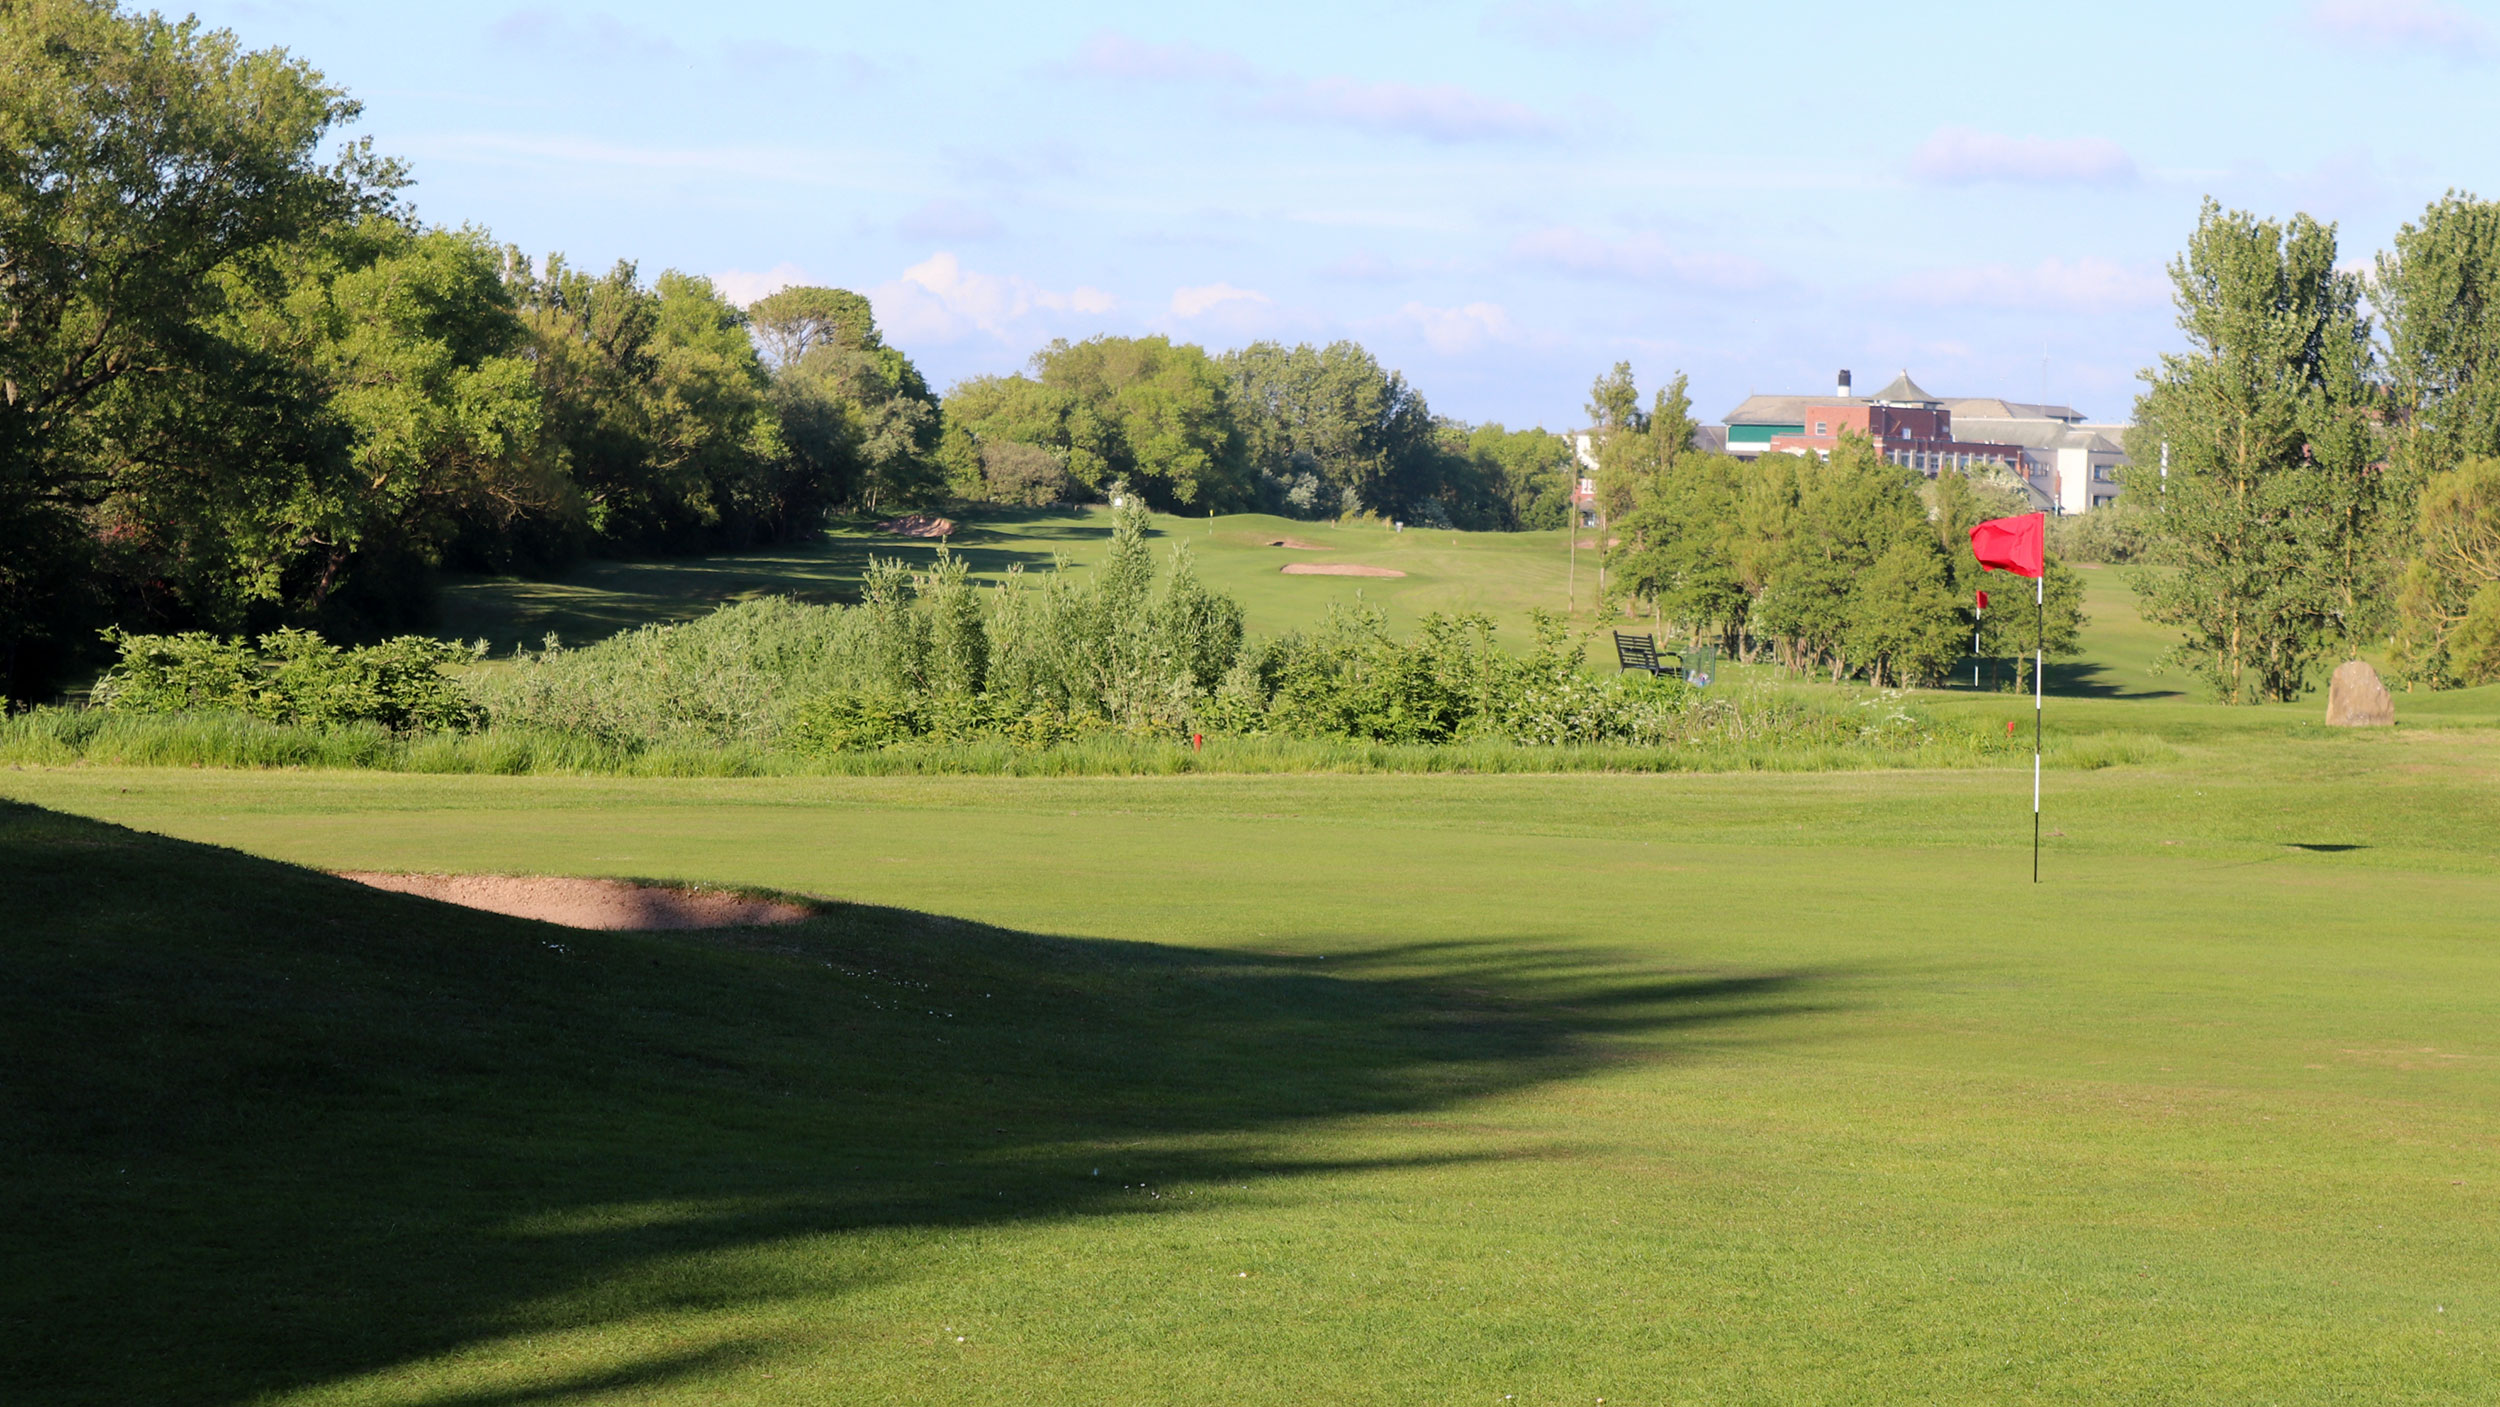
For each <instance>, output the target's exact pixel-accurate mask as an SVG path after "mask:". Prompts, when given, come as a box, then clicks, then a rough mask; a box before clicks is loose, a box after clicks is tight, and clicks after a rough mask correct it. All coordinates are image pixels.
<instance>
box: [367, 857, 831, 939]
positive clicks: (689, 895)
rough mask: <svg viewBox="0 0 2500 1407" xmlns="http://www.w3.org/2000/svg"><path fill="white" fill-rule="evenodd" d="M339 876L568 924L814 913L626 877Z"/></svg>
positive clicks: (774, 919) (747, 921)
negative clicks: (642, 882) (630, 882)
mask: <svg viewBox="0 0 2500 1407" xmlns="http://www.w3.org/2000/svg"><path fill="white" fill-rule="evenodd" d="M339 878H341V879H352V880H354V881H355V882H357V883H358V884H369V885H371V886H373V887H374V888H376V889H388V890H390V891H392V892H393V893H396V894H415V895H418V896H419V897H421V898H426V899H439V900H441V901H442V902H444V903H446V904H459V905H462V906H464V907H467V908H472V909H484V910H486V911H487V912H489V913H498V914H510V915H512V916H513V917H515V918H534V919H538V920H540V921H542V922H546V923H560V924H563V925H564V926H565V927H567V928H609V929H623V928H637V929H650V928H743V927H748V926H750V925H755V924H766V923H796V922H798V921H799V920H800V919H803V918H805V917H807V913H808V911H807V910H806V909H804V908H802V907H800V906H799V905H797V904H785V903H777V902H775V901H773V900H770V899H749V898H746V897H744V896H742V895H737V894H725V893H722V892H721V891H719V890H705V889H669V888H664V887H662V886H659V885H644V884H628V883H626V882H625V881H624V880H621V879H563V878H558V877H555V876H552V875H503V874H379V873H375V872H373V871H370V870H342V871H340V872H339Z"/></svg>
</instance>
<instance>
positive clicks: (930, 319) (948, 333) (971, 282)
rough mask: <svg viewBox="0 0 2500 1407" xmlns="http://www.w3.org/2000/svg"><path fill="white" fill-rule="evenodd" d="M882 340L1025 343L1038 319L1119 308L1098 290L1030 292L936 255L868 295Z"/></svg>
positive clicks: (1014, 281)
mask: <svg viewBox="0 0 2500 1407" xmlns="http://www.w3.org/2000/svg"><path fill="white" fill-rule="evenodd" d="M868 301H869V303H870V304H871V305H872V306H874V307H875V309H876V311H877V323H878V325H879V326H880V327H882V328H884V329H885V332H886V337H887V340H889V341H892V342H896V343H907V342H955V341H960V340H961V339H963V338H964V337H965V336H967V335H969V334H971V333H974V332H981V333H986V334H988V335H989V336H991V337H995V338H997V339H998V340H1000V341H1002V342H1015V341H1020V340H1027V339H1028V338H1029V334H1030V331H1031V329H1030V327H1029V325H1028V324H1029V320H1031V319H1034V318H1035V317H1036V316H1037V315H1039V314H1043V313H1080V314H1084V315H1086V316H1089V317H1098V316H1100V315H1102V314H1104V313H1108V312H1110V311H1112V310H1113V309H1115V308H1117V307H1118V306H1119V300H1118V299H1115V298H1113V297H1112V296H1111V295H1110V294H1108V293H1105V292H1103V291H1102V290H1101V289H1099V288H1090V287H1083V286H1080V287H1077V288H1073V289H1070V290H1068V291H1067V292H1065V293H1059V292H1053V291H1052V290H1050V289H1046V288H1040V287H1036V286H1035V285H1034V284H1032V283H1030V282H1028V281H1026V280H1024V279H1021V278H1017V277H1014V276H1012V275H1000V274H985V273H980V272H977V271H975V270H971V269H967V268H965V267H964V266H963V263H962V261H961V260H958V259H957V258H956V257H955V256H954V255H953V254H950V253H943V252H941V253H937V254H933V255H930V256H929V257H928V258H926V259H924V260H922V261H920V262H919V263H917V264H914V265H912V266H911V267H910V268H908V269H905V270H903V276H902V277H901V278H899V279H895V280H893V281H891V282H888V283H882V284H879V285H877V287H875V288H874V289H871V290H870V291H869V294H868Z"/></svg>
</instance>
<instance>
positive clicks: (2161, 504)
mask: <svg viewBox="0 0 2500 1407" xmlns="http://www.w3.org/2000/svg"><path fill="white" fill-rule="evenodd" d="M2170 277H2171V282H2172V285H2173V289H2174V300H2175V302H2176V303H2177V306H2178V309H2179V328H2180V330H2181V331H2182V332H2183V333H2185V334H2186V336H2187V343H2188V346H2187V350H2185V351H2183V352H2180V353H2177V354H2174V355H2171V356H2166V357H2164V358H2162V360H2161V363H2160V364H2159V365H2158V366H2155V367H2153V368H2151V369H2149V370H2147V371H2146V372H2145V373H2144V376H2145V380H2146V382H2147V383H2148V389H2147V390H2146V391H2145V393H2144V395H2143V396H2142V397H2141V398H2139V399H2138V401H2137V402H2136V416H2135V427H2134V429H2133V430H2132V431H2131V432H2130V435H2129V439H2128V445H2127V449H2128V454H2129V457H2130V458H2131V459H2132V460H2133V461H2134V462H2133V465H2132V467H2130V468H2128V469H2126V470H2124V471H2122V476H2121V477H2122V481H2123V483H2124V484H2125V486H2126V488H2127V492H2128V495H2129V497H2130V498H2131V499H2132V500H2133V507H2132V510H2131V511H2132V514H2133V516H2134V518H2135V520H2136V522H2137V523H2138V524H2139V525H2140V528H2141V531H2142V532H2143V533H2144V534H2145V535H2146V537H2147V538H2148V539H2149V540H2150V542H2151V543H2152V544H2153V545H2154V546H2155V547H2156V548H2157V549H2158V551H2159V552H2160V554H2161V556H2162V558H2163V560H2165V561H2167V562H2168V563H2170V564H2171V569H2170V570H2168V571H2166V572H2162V573H2149V574H2143V575H2140V576H2139V578H2138V581H2137V587H2138V590H2139V591H2140V592H2142V594H2143V597H2144V602H2145V606H2146V613H2147V615H2149V616H2150V617H2151V618H2152V619H2154V620H2156V621H2159V622H2161V623H2163V624H2166V625H2171V626H2174V627H2177V628H2178V629H2179V630H2180V631H2181V633H2182V641H2181V643H2180V645H2179V647H2178V648H2177V649H2176V650H2175V651H2173V652H2172V657H2173V658H2174V659H2175V660H2176V661H2177V662H2178V663H2180V664H2181V665H2183V666H2185V667H2187V668H2189V669H2191V670H2192V671H2194V672H2195V673H2196V674H2198V675H2199V676H2201V677H2202V678H2203V679H2204V680H2205V681H2206V682H2207V683H2209V684H2210V685H2211V686H2212V687H2213V689H2214V691H2215V692H2216V694H2217V695H2218V696H2220V697H2222V698H2224V699H2226V700H2231V701H2235V702H2236V701H2260V700H2279V699H2288V698H2292V697H2294V696H2296V695H2298V694H2299V693H2300V692H2301V691H2302V690H2303V689H2304V688H2306V687H2307V686H2308V685H2309V684H2310V683H2311V682H2312V681H2313V680H2314V679H2315V677H2316V676H2317V673H2318V671H2319V669H2320V668H2321V666H2323V665H2326V664H2328V663H2331V662H2333V661H2337V660H2342V659H2350V658H2358V657H2359V656H2360V654H2361V652H2362V651H2363V650H2364V648H2366V647H2370V646H2373V645H2376V644H2379V643H2384V644H2385V645H2386V646H2387V647H2388V651H2389V655H2390V658H2391V661H2392V664H2393V668H2394V670H2395V672H2396V674H2397V676H2398V677H2399V678H2400V679H2403V680H2405V681H2407V682H2415V683H2421V684H2426V685H2428V686H2431V687H2434V688H2437V687H2446V686H2453V685H2459V684H2480V683H2489V682H2493V681H2495V680H2500V203H2494V202H2491V201H2486V200H2480V199H2477V198H2476V197H2474V196H2472V195H2469V194H2465V193H2462V192H2455V191H2451V192H2449V193H2448V194H2447V195H2446V196H2445V197H2443V198H2442V199H2440V200H2438V201H2436V202H2434V203H2432V204H2431V205H2430V206H2429V208H2428V209H2426V210H2425V211H2424V212H2423V214H2422V217H2421V218H2420V219H2419V220H2418V221H2414V222H2411V223H2408V224H2406V225H2405V226H2403V228H2401V229H2400V230H2399V231H2398V232H2397V235H2396V238H2395V241H2394V247H2393V248H2391V249H2389V250H2387V251H2385V252H2383V253H2381V254H2379V255H2378V256H2377V258H2376V259H2375V260H2374V261H2373V263H2372V265H2371V266H2370V267H2369V268H2368V269H2367V270H2366V271H2364V270H2358V269H2353V268H2349V267H2346V266H2345V265H2344V264H2343V263H2342V261H2341V258H2340V255H2339V251H2338V249H2337V245H2336V236H2335V227H2334V226H2333V225H2331V224H2323V223H2320V222H2319V221H2317V220H2314V219H2312V218H2310V217H2309V216H2307V215H2295V216H2293V217H2292V218H2291V219H2290V220H2272V219H2261V218H2259V217H2257V216H2254V215H2251V214H2247V213H2245V212H2241V211H2225V210H2223V209H2222V208H2221V207H2220V206H2218V205H2216V204H2214V203H2213V202H2211V201H2208V202H2207V203H2206V205H2205V208H2204V210H2203V212H2202V214H2201V215H2200V217H2199V219H2198V222H2197V228H2196V232H2195V234H2194V236H2193V237H2192V238H2191V239H2190V240H2189V242H2188V247H2187V249H2186V251H2185V252H2184V253H2183V254H2181V256H2180V257H2179V258H2178V259H2177V260H2176V261H2175V262H2174V263H2173V264H2172V265H2171V268H2170ZM2165 446H2167V449H2168V461H2169V473H2168V475H2167V477H2166V478H2165V477H2164V476H2163V474H2162V472H2161V464H2162V458H2163V449H2164V447H2165Z"/></svg>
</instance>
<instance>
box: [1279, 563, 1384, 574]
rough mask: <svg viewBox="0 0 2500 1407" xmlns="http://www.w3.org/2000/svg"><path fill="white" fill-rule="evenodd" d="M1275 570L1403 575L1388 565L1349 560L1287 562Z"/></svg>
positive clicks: (1290, 572)
mask: <svg viewBox="0 0 2500 1407" xmlns="http://www.w3.org/2000/svg"><path fill="white" fill-rule="evenodd" d="M1276 570H1278V571H1280V572H1283V573H1284V574H1285V575H1287V576H1404V575H1406V573H1404V572H1401V571H1396V570H1393V569H1391V568H1388V567H1358V566H1356V565H1354V564H1353V563H1351V562H1287V563H1286V564H1285V565H1283V566H1281V567H1278V568H1277V569H1276Z"/></svg>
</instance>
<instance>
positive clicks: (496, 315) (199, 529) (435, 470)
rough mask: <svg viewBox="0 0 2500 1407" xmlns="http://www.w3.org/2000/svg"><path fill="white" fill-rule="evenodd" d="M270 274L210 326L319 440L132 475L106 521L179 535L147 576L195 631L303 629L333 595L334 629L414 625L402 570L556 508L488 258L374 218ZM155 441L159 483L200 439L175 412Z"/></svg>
mask: <svg viewBox="0 0 2500 1407" xmlns="http://www.w3.org/2000/svg"><path fill="white" fill-rule="evenodd" d="M269 267H270V271H271V272H272V273H274V275H275V278H274V279H270V280H263V279H259V278H256V277H254V276H252V275H250V274H244V273H237V274H230V275H228V276H227V281H228V285H229V286H228V289H227V296H226V299H225V303H226V309H225V312H224V313H223V314H221V315H220V316H219V317H218V318H216V319H214V320H213V321H212V322H211V323H210V327H211V329H212V330H214V331H215V332H217V333H218V334H219V336H220V337H221V338H222V340H223V341H224V342H225V343H226V345H227V346H229V347H231V348H233V349H234V351H235V353H236V355H237V357H238V358H243V359H246V360H247V361H257V362H260V363H265V364H281V365H284V366H286V367H287V368H288V369H289V371H290V372H291V373H292V377H293V382H292V385H291V386H290V387H289V388H288V389H289V391H290V393H291V394H290V400H291V403H292V404H293V405H294V406H295V407H296V408H298V409H299V410H300V411H301V412H302V414H304V415H305V416H307V417H309V418H310V419H311V421H312V422H313V423H314V424H316V425H317V426H318V427H319V428H320V429H321V430H322V431H325V432H326V434H323V435H321V436H320V437H318V438H310V437H308V438H306V439H299V440H298V441H297V442H296V444H295V445H294V447H293V449H292V452H289V453H280V454H268V453H266V451H265V447H261V446H244V447H241V453H240V454H239V455H237V456H236V457H237V458H245V457H250V456H251V454H252V452H253V451H254V450H256V449H257V450H261V451H262V452H261V454H260V456H259V458H260V472H259V473H257V474H234V473H228V474H217V475H209V476H196V475H186V474H182V473H179V472H176V473H169V474H168V473H157V472H152V469H151V468H147V467H142V468H137V469H134V471H133V473H132V475H131V476H130V480H131V491H130V492H129V493H128V494H127V496H126V497H125V496H117V497H116V499H115V500H114V501H113V502H112V503H111V504H109V505H108V509H110V510H111V511H114V512H116V513H128V514H130V515H131V516H132V520H133V521H134V522H135V521H151V522H156V523H165V522H183V523H187V524H190V525H191V527H192V530H193V534H194V540H193V541H192V542H191V543H190V544H189V545H188V548H187V550H174V551H168V552H166V553H165V554H163V555H164V557H165V559H166V560H165V562H164V565H163V566H162V568H161V570H163V571H164V572H166V573H167V574H168V575H170V576H172V577H174V578H175V579H178V580H184V581H187V582H189V583H191V585H190V587H189V589H188V595H189V597H190V599H191V601H192V602H193V604H194V606H195V608H196V609H197V610H198V612H199V613H200V614H202V615H203V616H205V617H207V618H209V619H212V620H231V619H236V618H238V617H239V615H240V613H241V612H242V610H243V609H245V608H247V607H248V606H250V605H251V604H253V603H256V602H278V603H285V604H290V605H295V606H299V607H301V608H302V609H303V610H304V611H306V612H310V613H314V614H320V613H323V612H324V611H325V608H327V607H329V606H330V604H331V602H332V600H333V595H334V593H336V592H339V591H341V590H342V589H345V590H346V591H347V592H348V593H349V595H350V597H351V598H352V599H353V600H354V603H355V609H353V610H350V611H347V612H345V613H338V612H332V614H333V615H334V617H337V618H341V619H343V620H346V621H354V620H359V619H361V620H366V621H372V620H377V619H378V620H383V621H388V622H390V623H393V624H403V625H404V624H414V623H416V622H415V621H414V620H413V619H412V618H411V610H410V608H411V606H412V605H418V604H421V603H422V593H417V596H418V599H417V600H416V601H411V600H409V599H407V598H408V597H409V595H410V593H409V592H408V590H407V583H408V581H409V578H410V572H409V567H410V565H411V564H414V565H415V566H416V567H418V568H420V569H422V568H425V567H430V566H432V565H434V564H436V563H438V562H439V561H440V560H441V559H442V557H443V554H444V552H445V551H446V549H447V548H448V547H449V546H450V545H451V544H452V543H454V542H455V541H456V540H457V539H458V538H459V536H460V535H461V534H462V533H463V532H464V531H466V530H472V529H475V530H482V531H487V532H500V531H502V530H503V529H504V528H506V527H508V526H509V525H510V524H511V523H512V522H513V521H514V520H515V519H517V518H519V517H521V516H523V515H526V514H532V513H542V514H543V513H550V512H561V511H564V510H565V509H567V508H568V507H569V503H570V488H569V485H568V484H567V483H566V482H565V480H564V478H563V474H562V468H561V465H560V463H559V462H557V460H556V459H555V457H554V456H553V454H552V453H551V452H550V447H549V445H548V444H547V442H546V438H545V434H544V418H543V415H542V410H541V403H540V396H539V390H538V386H537V383H536V381H535V379H534V377H533V375H532V372H531V369H530V366H529V364H528V362H527V361H526V360H525V358H524V357H523V355H522V353H523V351H524V349H525V346H526V341H527V338H526V332H525V330H524V328H523V327H522V325H521V322H520V320H519V318H518V317H517V316H516V314H515V312H514V309H513V306H512V302H511V299H510V297H509V294H508V291H507V290H506V288H505V286H504V284H503V281H502V277H501V269H500V261H499V258H498V255H497V252H496V250H495V249H494V248H493V246H492V245H491V244H490V243H489V242H488V241H487V239H486V237H485V236H484V235H482V234H480V233H478V232H476V231H465V230H464V231H452V230H422V229H418V228H416V227H414V226H412V225H409V224H407V223H405V222H404V221H401V220H398V219H392V218H386V217H380V216H373V217H368V218H367V219H365V220H363V221H361V222H359V223H357V224H355V225H351V226H340V227H335V228H333V229H331V230H328V231H324V232H323V233H322V234H321V235H320V236H319V237H317V238H315V239H312V240H308V241H305V242H303V243H301V244H299V245H295V246H291V247H289V248H288V249H286V250H284V251H282V252H280V253H279V254H277V255H276V256H275V257H273V258H272V259H271V260H270V261H269ZM197 399H198V400H199V401H200V402H202V403H210V402H214V401H216V400H217V399H219V393H218V392H217V391H216V390H215V389H213V388H203V391H202V393H201V394H200V396H199V397H198V398H197ZM157 433H158V441H159V443H160V445H161V447H162V450H163V457H162V458H161V459H159V460H158V463H160V464H168V465H179V464H180V462H181V461H180V458H179V451H178V449H177V446H179V445H180V444H181V443H182V442H183V441H184V439H185V438H186V437H189V438H190V439H191V441H192V443H193V446H194V448H195V449H196V448H198V447H199V444H200V442H201V440H202V439H203V438H204V437H201V436H199V435H198V434H197V426H196V424H194V423H192V421H191V417H190V416H189V415H188V414H185V415H181V416H177V417H175V418H174V420H173V422H172V423H171V424H168V425H164V426H161V427H158V432H157ZM237 490H241V491H240V492H238V491H237ZM362 574H375V575H378V578H379V579H378V582H375V583H367V582H364V581H362V580H360V579H359V577H360V575H362Z"/></svg>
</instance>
